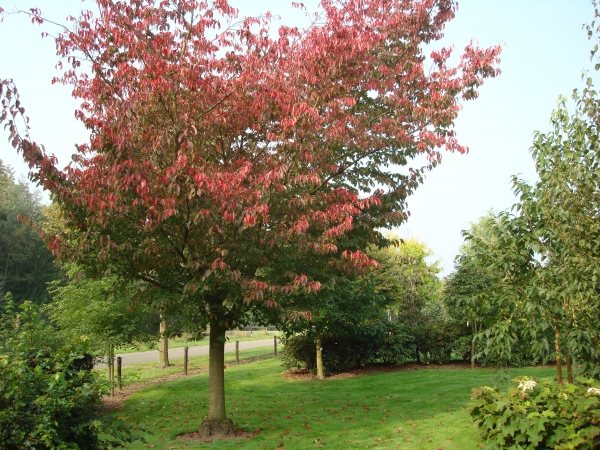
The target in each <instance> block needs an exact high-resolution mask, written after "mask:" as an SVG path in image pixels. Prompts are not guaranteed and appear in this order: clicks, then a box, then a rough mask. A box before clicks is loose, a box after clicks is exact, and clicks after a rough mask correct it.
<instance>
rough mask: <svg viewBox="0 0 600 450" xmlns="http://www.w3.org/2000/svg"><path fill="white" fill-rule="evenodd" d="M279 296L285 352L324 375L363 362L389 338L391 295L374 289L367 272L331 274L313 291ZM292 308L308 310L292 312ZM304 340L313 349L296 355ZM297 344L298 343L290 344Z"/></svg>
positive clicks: (318, 374)
mask: <svg viewBox="0 0 600 450" xmlns="http://www.w3.org/2000/svg"><path fill="white" fill-rule="evenodd" d="M278 302H279V306H280V310H279V311H273V313H277V312H279V314H282V318H281V319H280V320H279V322H280V325H279V326H280V328H281V330H282V332H283V334H284V336H285V348H284V353H286V354H288V355H290V359H291V360H293V361H294V362H297V361H300V360H301V361H302V362H304V363H306V362H307V360H308V361H310V362H309V364H308V367H307V368H308V369H309V370H312V369H313V368H314V369H315V371H316V375H317V377H318V378H320V379H323V378H324V376H325V373H326V372H329V371H331V370H349V369H352V368H354V367H360V366H362V365H364V364H365V363H366V362H367V361H369V360H371V359H372V358H373V354H374V353H375V349H376V345H377V344H382V343H383V340H384V339H385V335H386V331H387V328H386V323H385V322H386V320H387V318H386V317H385V311H386V309H387V299H386V298H385V297H384V296H382V295H380V294H378V293H377V292H376V289H375V284H374V280H373V278H372V277H370V276H369V275H366V276H363V277H355V278H349V277H338V278H332V279H331V280H330V281H329V282H328V283H327V284H324V285H323V286H322V287H321V289H320V290H319V291H318V292H317V293H315V294H314V295H309V294H307V295H288V296H281V297H279V298H278ZM294 311H296V312H300V311H304V312H306V313H305V314H304V315H301V314H295V315H294V314H290V313H292V312H294ZM306 343H309V346H310V347H312V350H313V351H312V352H311V353H312V354H310V355H309V356H308V357H307V358H296V357H295V355H297V354H298V353H299V352H302V351H304V347H305V346H306ZM310 344H312V345H310ZM294 346H296V347H300V348H299V349H292V348H291V347H294ZM313 361H314V363H313ZM287 365H288V366H291V365H293V363H288V364H287Z"/></svg>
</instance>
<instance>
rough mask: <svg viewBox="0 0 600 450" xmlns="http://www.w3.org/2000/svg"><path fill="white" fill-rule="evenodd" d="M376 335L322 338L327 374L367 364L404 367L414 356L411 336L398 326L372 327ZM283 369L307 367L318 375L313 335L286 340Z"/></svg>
mask: <svg viewBox="0 0 600 450" xmlns="http://www.w3.org/2000/svg"><path fill="white" fill-rule="evenodd" d="M372 327H373V329H376V330H377V332H376V333H372V334H370V335H369V334H367V333H361V332H360V330H359V331H358V332H357V333H356V334H349V333H345V334H343V335H341V336H334V335H332V334H326V335H323V336H322V337H321V346H322V347H323V366H324V370H325V374H326V375H327V374H329V373H330V372H345V371H349V370H352V369H355V368H358V367H363V366H364V365H366V364H369V363H374V362H383V363H386V364H402V363H403V362H405V361H406V360H407V359H409V358H410V357H412V355H413V354H414V346H413V343H412V336H411V335H410V334H409V333H407V332H406V330H405V329H403V328H402V327H401V326H399V325H398V324H395V323H392V322H384V323H382V324H378V325H377V326H375V325H372ZM282 362H283V365H284V367H286V368H288V369H291V368H294V367H295V368H306V369H308V370H310V371H311V372H312V373H316V370H317V359H316V348H315V338H314V335H312V334H310V333H304V334H297V335H294V336H292V337H288V338H286V339H284V347H283V351H282Z"/></svg>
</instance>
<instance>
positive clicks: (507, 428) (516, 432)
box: [470, 377, 600, 450]
mask: <svg viewBox="0 0 600 450" xmlns="http://www.w3.org/2000/svg"><path fill="white" fill-rule="evenodd" d="M513 381H514V382H516V383H519V384H518V385H517V386H515V387H513V388H509V389H508V392H507V393H506V394H502V393H501V392H500V391H499V390H498V389H494V388H491V387H488V386H484V387H481V388H474V389H473V390H472V392H471V398H472V399H473V404H472V407H471V411H470V413H471V416H472V417H473V419H474V421H475V423H476V424H477V425H478V426H479V428H480V429H481V431H482V436H483V438H484V439H486V440H487V441H488V448H490V449H505V448H523V449H524V448H527V449H547V448H553V449H563V450H567V449H588V448H589V449H593V448H598V445H600V389H599V386H600V385H598V384H597V382H595V381H594V380H592V379H578V381H579V382H580V383H582V384H580V385H575V384H566V385H563V386H560V385H558V384H556V383H548V382H544V383H539V382H537V381H536V380H534V379H532V378H528V377H520V378H516V379H514V380H513ZM594 383H596V384H595V385H594Z"/></svg>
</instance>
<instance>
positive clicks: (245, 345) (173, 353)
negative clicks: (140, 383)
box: [95, 338, 279, 369]
mask: <svg viewBox="0 0 600 450" xmlns="http://www.w3.org/2000/svg"><path fill="white" fill-rule="evenodd" d="M278 344H279V342H278ZM260 347H271V348H273V338H270V339H262V340H260V341H241V342H240V351H242V350H250V349H253V348H260ZM234 351H235V341H227V342H226V343H225V352H234ZM203 355H208V345H198V346H195V347H189V349H188V357H189V358H192V357H194V356H203ZM115 356H120V357H121V358H122V365H123V366H129V365H131V364H139V363H146V362H155V363H158V350H150V351H147V352H137V353H122V354H117V355H115ZM174 359H183V347H180V348H171V349H169V360H171V361H172V360H174ZM104 367H106V364H97V365H96V366H95V368H96V369H101V368H104Z"/></svg>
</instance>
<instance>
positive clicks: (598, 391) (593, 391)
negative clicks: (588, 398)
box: [587, 387, 600, 397]
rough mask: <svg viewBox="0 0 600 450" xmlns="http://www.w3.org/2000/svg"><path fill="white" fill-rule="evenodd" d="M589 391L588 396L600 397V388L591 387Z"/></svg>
mask: <svg viewBox="0 0 600 450" xmlns="http://www.w3.org/2000/svg"><path fill="white" fill-rule="evenodd" d="M587 391H588V394H592V395H596V396H598V397H600V389H599V388H595V387H591V388H589V389H588V390H587Z"/></svg>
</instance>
